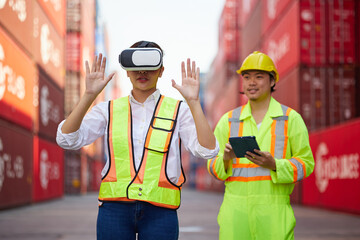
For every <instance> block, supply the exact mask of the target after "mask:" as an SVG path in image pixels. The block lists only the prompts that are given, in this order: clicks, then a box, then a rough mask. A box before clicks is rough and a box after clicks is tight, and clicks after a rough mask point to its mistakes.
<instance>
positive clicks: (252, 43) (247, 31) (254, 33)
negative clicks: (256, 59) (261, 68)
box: [240, 1, 263, 59]
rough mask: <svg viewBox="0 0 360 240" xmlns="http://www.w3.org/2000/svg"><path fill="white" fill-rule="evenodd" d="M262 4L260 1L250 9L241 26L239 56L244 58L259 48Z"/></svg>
mask: <svg viewBox="0 0 360 240" xmlns="http://www.w3.org/2000/svg"><path fill="white" fill-rule="evenodd" d="M262 6H263V1H260V2H259V4H257V5H256V6H255V8H254V10H253V11H252V13H251V15H250V17H249V20H248V23H247V24H246V25H245V26H243V28H242V30H241V31H242V33H241V35H242V39H241V51H240V54H241V56H240V58H241V59H245V57H247V55H249V54H250V53H251V52H253V51H256V50H260V46H261V43H262V38H261V22H262Z"/></svg>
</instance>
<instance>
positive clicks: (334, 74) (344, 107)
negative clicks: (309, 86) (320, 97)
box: [327, 66, 356, 125]
mask: <svg viewBox="0 0 360 240" xmlns="http://www.w3.org/2000/svg"><path fill="white" fill-rule="evenodd" d="M327 82H328V94H329V95H328V98H329V100H328V101H329V104H328V112H329V124H330V125H334V124H337V123H340V122H344V121H346V120H350V119H352V118H354V117H355V114H356V99H355V94H356V88H355V69H354V68H353V67H346V66H338V67H330V68H328V76H327Z"/></svg>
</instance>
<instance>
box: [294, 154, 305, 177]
mask: <svg viewBox="0 0 360 240" xmlns="http://www.w3.org/2000/svg"><path fill="white" fill-rule="evenodd" d="M293 158H295V159H296V160H298V162H299V163H301V165H302V167H303V172H304V178H306V166H305V163H304V161H303V160H301V159H300V158H297V157H293Z"/></svg>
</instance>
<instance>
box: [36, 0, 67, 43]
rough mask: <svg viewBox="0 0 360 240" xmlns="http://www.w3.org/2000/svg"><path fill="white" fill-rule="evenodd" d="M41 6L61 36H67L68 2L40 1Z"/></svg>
mask: <svg viewBox="0 0 360 240" xmlns="http://www.w3.org/2000/svg"><path fill="white" fill-rule="evenodd" d="M38 2H39V3H40V5H41V6H42V7H43V9H44V11H45V12H46V14H47V16H48V17H49V19H50V20H51V22H52V23H53V24H54V26H55V28H56V29H57V31H58V32H59V34H60V36H65V30H66V24H65V12H66V1H65V0H57V1H48V0H38Z"/></svg>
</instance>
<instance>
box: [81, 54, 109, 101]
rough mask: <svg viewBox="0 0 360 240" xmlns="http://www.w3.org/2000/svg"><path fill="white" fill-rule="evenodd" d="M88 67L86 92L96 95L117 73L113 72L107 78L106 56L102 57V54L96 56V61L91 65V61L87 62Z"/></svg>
mask: <svg viewBox="0 0 360 240" xmlns="http://www.w3.org/2000/svg"><path fill="white" fill-rule="evenodd" d="M85 67H86V78H85V81H86V90H85V94H88V95H91V96H93V97H96V96H97V95H98V94H99V93H100V92H101V91H102V90H103V89H104V88H105V86H106V85H107V84H108V82H109V81H110V80H111V79H112V78H113V76H114V75H115V73H111V74H110V75H109V76H107V77H106V78H105V67H106V57H104V58H103V57H102V54H101V53H100V54H99V57H98V56H95V59H94V62H93V64H92V66H91V70H90V67H89V62H88V61H86V62H85Z"/></svg>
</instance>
